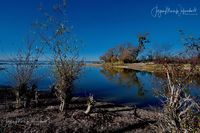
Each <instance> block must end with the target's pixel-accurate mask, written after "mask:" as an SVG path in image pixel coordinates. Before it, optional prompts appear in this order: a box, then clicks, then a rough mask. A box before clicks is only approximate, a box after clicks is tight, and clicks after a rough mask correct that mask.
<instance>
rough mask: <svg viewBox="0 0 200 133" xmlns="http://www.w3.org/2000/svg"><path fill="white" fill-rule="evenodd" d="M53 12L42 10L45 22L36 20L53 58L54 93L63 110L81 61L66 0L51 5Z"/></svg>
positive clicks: (79, 69)
mask: <svg viewBox="0 0 200 133" xmlns="http://www.w3.org/2000/svg"><path fill="white" fill-rule="evenodd" d="M52 9H53V12H50V13H47V12H44V16H45V20H46V21H45V22H41V23H39V22H36V23H35V24H34V25H35V26H39V35H40V37H41V38H42V43H43V44H45V45H46V46H48V48H49V49H50V51H51V55H52V59H53V62H54V63H53V65H54V68H53V72H54V77H55V79H56V83H55V94H56V96H57V98H58V100H59V101H60V108H59V109H60V111H64V110H65V109H66V108H67V106H68V104H69V103H70V100H71V98H72V96H71V93H72V90H73V88H74V86H73V82H74V80H76V79H77V78H78V75H79V73H80V71H81V68H82V65H83V61H82V60H81V59H80V58H79V45H78V41H77V39H75V37H74V36H73V35H72V32H71V28H70V27H69V26H68V25H69V24H68V21H67V17H66V1H58V4H55V5H53V7H52Z"/></svg>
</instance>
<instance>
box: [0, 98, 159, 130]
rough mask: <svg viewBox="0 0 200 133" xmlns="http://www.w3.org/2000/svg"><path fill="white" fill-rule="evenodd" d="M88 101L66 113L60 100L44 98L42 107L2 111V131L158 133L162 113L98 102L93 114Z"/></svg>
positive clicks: (73, 105) (78, 100)
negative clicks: (58, 101)
mask: <svg viewBox="0 0 200 133" xmlns="http://www.w3.org/2000/svg"><path fill="white" fill-rule="evenodd" d="M86 103H87V99H86V98H73V99H72V102H71V104H70V106H69V109H68V110H67V112H66V113H60V112H59V111H58V106H57V105H58V103H57V101H56V99H45V100H44V99H43V104H42V105H41V106H40V107H37V108H35V107H32V108H29V109H18V110H15V109H10V110H4V109H1V110H0V132H3V133H12V132H34V133H36V132H37V133H50V132H52V133H54V132H61V133H62V132H141V133H144V132H148V133H149V132H155V131H154V128H153V125H154V124H155V123H156V121H157V119H158V117H159V115H160V113H159V112H157V111H153V110H149V109H148V110H147V109H145V110H144V109H138V108H137V109H136V108H135V107H131V106H123V105H115V104H111V103H103V102H96V103H95V106H94V107H93V109H92V112H91V113H90V114H89V115H86V114H85V113H84V111H85V110H86V108H87V104H86Z"/></svg>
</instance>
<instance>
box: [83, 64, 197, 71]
mask: <svg viewBox="0 0 200 133" xmlns="http://www.w3.org/2000/svg"><path fill="white" fill-rule="evenodd" d="M169 65H170V64H169ZM181 65H183V67H184V69H185V70H188V69H190V64H181ZM86 66H92V67H103V66H108V67H114V68H124V69H132V70H136V71H143V72H150V73H163V72H164V68H163V65H162V64H155V63H153V62H147V63H127V64H117V65H115V64H112V63H106V64H95V63H91V64H87V65H86ZM197 68H198V69H200V65H197Z"/></svg>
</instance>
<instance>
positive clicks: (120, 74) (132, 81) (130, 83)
mask: <svg viewBox="0 0 200 133" xmlns="http://www.w3.org/2000/svg"><path fill="white" fill-rule="evenodd" d="M100 72H101V74H103V75H104V76H105V77H106V79H107V80H109V81H111V82H114V83H116V84H118V85H120V86H125V87H126V88H129V89H130V88H132V87H134V88H136V89H138V90H137V96H140V97H143V96H144V94H145V91H144V87H143V84H142V82H141V81H140V80H139V78H138V76H137V73H138V71H134V70H131V69H123V68H114V67H103V68H102V69H101V70H100Z"/></svg>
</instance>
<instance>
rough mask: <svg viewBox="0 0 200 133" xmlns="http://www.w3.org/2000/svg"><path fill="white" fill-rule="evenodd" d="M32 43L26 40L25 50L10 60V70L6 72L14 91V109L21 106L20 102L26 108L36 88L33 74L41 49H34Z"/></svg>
mask: <svg viewBox="0 0 200 133" xmlns="http://www.w3.org/2000/svg"><path fill="white" fill-rule="evenodd" d="M33 43H34V41H33V40H30V39H28V40H27V42H26V44H27V48H26V49H25V50H21V51H19V52H18V54H17V55H16V56H14V57H12V58H11V62H12V69H11V70H7V72H8V74H9V76H10V78H11V80H12V81H13V85H12V86H13V88H14V90H15V96H16V108H19V107H20V106H21V101H22V100H24V101H25V104H24V106H25V107H28V106H29V104H30V100H31V98H33V97H34V92H35V88H36V85H35V84H34V81H35V80H36V77H34V73H35V71H36V69H37V67H38V59H39V56H40V54H41V53H42V49H38V48H34V45H33ZM33 87H34V88H33ZM31 88H32V89H34V90H33V92H31V90H30V89H31Z"/></svg>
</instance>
